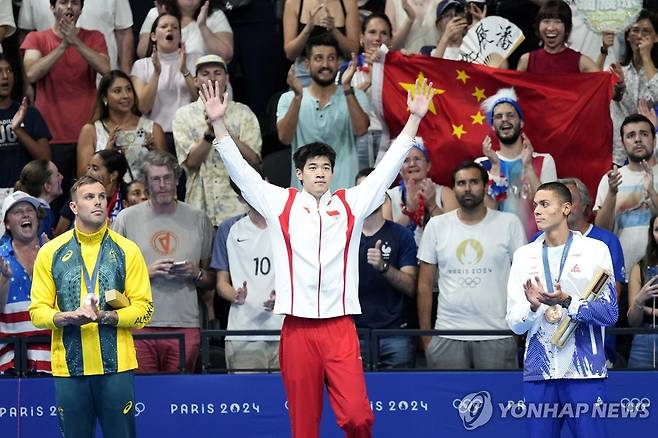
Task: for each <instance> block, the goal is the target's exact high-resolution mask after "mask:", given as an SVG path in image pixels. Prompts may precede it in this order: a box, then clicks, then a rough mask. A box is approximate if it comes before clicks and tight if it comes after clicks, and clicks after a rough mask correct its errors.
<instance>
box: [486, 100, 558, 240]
mask: <svg viewBox="0 0 658 438" xmlns="http://www.w3.org/2000/svg"><path fill="white" fill-rule="evenodd" d="M481 106H482V110H483V111H484V112H485V114H486V116H487V122H488V123H489V126H491V129H492V130H493V131H494V133H495V134H496V138H497V139H498V143H499V144H500V150H498V151H494V149H493V148H494V143H493V140H492V138H491V137H490V136H486V137H485V138H484V141H483V142H482V151H483V153H484V155H485V156H484V157H481V158H479V159H478V160H477V161H478V162H479V163H480V164H482V165H483V166H484V168H485V169H487V170H488V171H489V188H488V191H487V195H488V196H489V200H488V202H489V203H490V204H489V205H491V206H493V205H494V203H495V202H497V207H498V210H500V211H507V212H510V213H515V214H516V215H517V216H518V217H519V219H521V223H523V226H524V228H525V232H526V238H528V239H530V238H531V237H532V236H533V235H534V234H535V233H536V232H537V225H536V223H535V219H534V215H533V206H532V200H533V197H534V196H535V191H536V190H537V187H539V185H540V184H542V183H545V182H550V181H555V180H556V179H557V170H556V169H555V160H553V157H552V156H551V155H550V154H540V153H537V152H535V151H534V148H533V147H532V143H530V139H529V138H528V136H527V135H525V133H521V130H522V129H523V127H524V121H523V111H521V106H520V105H519V102H518V99H517V97H516V92H515V91H514V88H503V89H500V90H498V92H497V93H496V94H494V95H493V96H491V97H489V98H488V99H486V100H485V101H484V102H482V105H481Z"/></svg>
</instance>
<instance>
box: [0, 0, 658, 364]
mask: <svg viewBox="0 0 658 438" xmlns="http://www.w3.org/2000/svg"><path fill="white" fill-rule="evenodd" d="M577 3H578V0H567V1H562V0H527V1H522V0H487V1H485V0H471V1H467V0H385V1H384V0H371V1H368V2H363V1H358V2H357V0H306V1H304V0H285V1H283V0H277V1H270V0H250V1H243V2H240V3H239V4H238V6H237V7H236V8H235V9H228V10H227V9H226V8H223V7H222V5H223V3H222V2H220V1H215V0H161V1H155V2H153V3H152V4H151V2H143V1H136V0H135V1H132V0H130V1H129V0H112V1H100V0H22V1H16V0H15V1H13V2H12V1H9V0H1V1H0V202H3V210H2V218H1V219H2V224H0V230H2V233H3V234H2V239H1V240H0V336H2V335H9V336H15V335H21V334H22V335H33V334H42V333H41V332H38V331H36V328H34V327H32V326H29V327H27V326H26V325H21V324H16V320H17V318H24V317H25V315H26V310H25V309H26V308H27V305H28V304H29V299H30V297H29V293H28V292H29V286H30V282H31V277H32V272H31V270H32V263H33V261H34V257H35V256H36V251H38V249H39V247H40V246H41V245H42V244H43V243H44V242H46V241H47V240H48V239H50V238H53V237H56V236H57V235H59V234H61V233H63V232H65V231H66V230H68V229H70V228H71V227H72V226H73V221H74V215H73V213H72V212H71V209H70V207H69V202H68V200H69V199H70V196H69V194H68V192H69V189H70V187H71V186H72V185H73V183H74V181H75V178H76V177H80V176H82V175H85V174H87V175H92V176H94V177H96V178H97V179H99V180H100V181H101V182H102V183H103V185H104V186H105V190H106V192H107V197H108V220H109V222H110V225H111V226H112V227H113V229H114V230H116V231H117V232H118V233H120V234H122V235H124V236H126V237H128V238H129V239H131V240H133V241H135V242H136V243H137V245H138V246H139V247H140V249H141V251H142V253H143V254H144V257H145V260H146V262H147V264H148V265H149V275H150V277H151V284H152V289H153V300H154V307H155V314H154V316H153V318H152V319H151V323H150V325H149V326H148V327H147V329H146V330H145V331H146V332H150V333H182V334H183V336H184V338H185V345H186V358H185V360H184V362H185V368H186V370H187V371H189V372H193V371H194V370H195V369H196V367H197V366H198V352H199V348H200V346H199V330H200V328H204V327H213V328H218V327H219V328H228V329H231V330H253V329H264V330H278V329H280V328H281V324H282V317H281V316H280V315H276V314H273V313H272V309H273V307H274V302H275V300H276V291H275V290H274V279H273V271H272V269H271V265H272V261H271V260H272V258H273V257H276V254H272V252H271V247H270V243H269V238H268V237H267V233H266V232H265V231H264V230H265V229H266V228H267V226H268V224H267V223H266V222H265V220H264V219H263V217H262V216H261V215H260V214H259V212H258V211H257V210H255V209H254V208H252V207H251V206H250V205H248V204H247V203H246V202H245V201H244V199H242V197H241V195H240V191H239V190H237V188H236V187H235V186H234V185H233V183H232V181H230V179H229V176H228V173H227V171H226V168H225V167H224V165H223V163H222V161H221V159H220V157H219V154H218V153H217V151H216V150H215V149H214V148H213V141H214V140H215V133H214V132H213V127H212V124H211V123H210V121H209V120H208V119H207V118H206V116H205V114H204V109H203V103H202V102H201V100H200V99H199V97H198V90H199V89H200V87H201V85H202V84H204V83H206V82H207V81H212V82H213V83H214V82H217V83H219V84H220V87H221V88H222V89H224V90H225V91H226V96H228V97H229V98H230V99H231V100H230V103H229V106H228V110H227V112H226V116H225V122H226V125H227V129H228V131H229V134H230V135H231V137H232V138H233V140H234V141H235V143H236V144H237V146H238V149H239V151H240V153H241V154H242V155H243V157H244V158H245V159H246V160H247V162H248V163H249V164H250V165H252V166H253V167H254V168H256V169H258V170H259V171H262V172H263V173H264V174H265V176H269V175H270V174H272V175H273V174H282V173H283V174H285V175H286V179H287V177H288V175H289V178H290V179H289V182H290V185H291V186H292V187H297V188H299V189H301V186H300V181H299V180H298V176H299V172H300V169H298V168H296V166H295V164H294V163H293V162H292V160H290V157H291V156H292V154H293V153H294V152H295V151H296V150H297V149H299V148H300V147H302V146H303V145H306V144H308V143H311V142H322V143H326V144H328V145H331V146H332V147H333V148H334V149H335V151H336V165H335V168H336V172H335V173H336V174H335V178H334V179H333V186H332V188H331V189H332V191H333V190H335V189H338V188H342V187H350V186H353V185H355V184H358V182H359V181H360V179H361V178H363V177H365V176H366V175H367V174H368V173H369V172H370V171H371V170H372V168H373V167H374V166H376V164H377V162H378V157H381V155H382V154H383V153H384V152H385V151H386V149H387V148H388V146H389V144H390V139H389V132H388V128H387V126H386V121H385V119H384V117H383V116H382V115H381V114H378V113H377V111H375V110H374V105H373V101H374V100H376V99H379V97H378V96H374V95H373V94H372V93H373V90H374V88H375V87H371V85H372V81H373V80H374V79H373V73H372V72H373V70H374V67H373V65H375V64H376V63H381V62H383V58H384V56H383V53H384V52H385V51H386V50H402V51H403V52H404V53H405V54H416V53H420V54H422V55H424V56H432V57H436V58H444V59H459V56H458V55H459V46H460V45H461V42H462V38H463V37H464V35H465V32H466V31H467V30H468V29H469V28H470V27H471V26H473V25H474V23H477V22H478V21H479V20H482V19H484V18H485V17H487V16H491V15H500V16H503V17H505V18H507V19H509V20H510V21H512V22H514V23H515V24H516V25H517V26H518V27H519V28H521V29H523V31H524V32H525V34H526V41H525V42H524V44H522V45H521V46H520V47H519V48H518V49H517V50H516V52H515V53H514V54H513V55H512V56H510V57H509V58H507V59H505V60H502V62H500V63H497V64H496V66H497V67H499V68H510V69H516V70H519V71H528V72H533V73H537V74H551V75H555V74H561V73H575V74H583V75H584V74H588V73H590V72H597V71H608V72H610V74H612V75H615V76H616V79H617V82H616V85H615V86H614V90H613V93H612V94H613V98H612V101H611V102H610V117H611V120H612V125H613V128H614V129H613V137H612V138H611V139H610V143H611V145H612V146H613V147H612V151H611V156H610V157H609V160H610V162H612V163H614V164H615V165H614V168H612V169H611V170H610V171H609V172H608V173H607V174H605V175H601V180H600V184H599V186H598V190H597V193H589V192H588V190H587V188H586V187H585V185H584V184H583V183H582V182H581V181H580V180H578V179H576V178H573V175H562V174H558V172H557V169H559V168H560V166H559V163H556V159H557V158H556V157H553V156H551V154H549V153H543V154H541V153H537V152H535V150H534V147H533V143H535V142H537V143H539V142H541V139H535V138H533V139H531V138H529V137H528V136H527V135H526V134H525V132H524V124H525V118H524V113H523V102H520V101H519V99H518V98H517V96H516V94H515V92H514V90H513V89H512V88H509V89H503V90H499V91H498V93H497V94H496V95H495V96H492V97H490V98H489V99H487V100H485V101H484V102H483V103H482V110H483V112H484V113H486V114H487V122H488V123H489V125H490V127H491V133H490V135H488V136H486V137H485V138H483V140H482V157H479V158H478V157H472V158H473V159H476V160H475V161H472V162H467V163H464V164H462V165H460V166H459V167H458V168H456V169H455V170H454V172H453V174H452V180H453V186H452V187H448V186H444V185H440V184H437V183H435V182H434V181H432V180H431V179H430V178H429V176H428V175H429V170H430V168H431V166H432V163H431V160H430V154H429V153H428V150H429V149H431V147H432V146H433V145H427V144H424V141H423V139H422V138H420V137H417V138H416V139H415V144H414V147H413V148H412V149H411V151H410V152H409V154H408V156H407V158H406V159H405V161H404V164H403V165H402V168H401V170H400V177H399V179H398V182H397V183H396V184H394V186H393V187H391V188H390V189H389V190H388V192H387V197H386V201H385V203H384V204H383V205H382V206H381V207H380V208H379V209H378V210H376V211H375V212H374V213H373V214H372V215H371V216H370V217H369V218H368V219H367V220H366V221H365V223H364V228H363V235H362V236H361V250H360V252H359V257H360V264H359V275H360V279H361V282H360V285H359V296H360V299H361V306H362V311H363V314H362V315H359V316H355V318H354V320H355V323H356V325H357V327H359V328H364V329H405V328H421V329H430V328H436V329H440V330H441V329H446V330H459V329H465V330H468V329H474V330H478V329H481V330H505V329H507V325H506V322H505V309H506V300H507V297H506V295H507V291H506V284H507V276H508V275H509V269H510V266H511V260H512V254H513V253H514V251H515V250H516V249H517V248H519V247H520V246H522V245H524V244H525V243H526V242H527V241H528V240H532V239H534V238H536V237H537V236H536V233H537V228H536V225H535V221H534V214H533V209H534V206H533V203H532V200H533V194H534V192H535V191H536V189H537V187H538V186H539V185H540V184H541V183H544V182H549V181H555V180H558V178H560V179H559V181H561V182H563V183H564V184H565V185H566V186H567V187H568V188H569V189H570V191H571V193H572V197H573V201H574V202H573V208H572V213H571V215H570V217H569V226H570V228H571V229H572V230H574V231H577V232H580V233H582V234H583V235H586V236H589V237H592V238H595V239H598V240H602V241H604V242H605V243H606V245H607V246H608V247H609V249H610V252H611V254H612V260H613V265H614V266H615V273H614V274H615V278H616V280H617V294H618V298H619V303H620V309H621V311H620V315H621V316H622V318H621V319H620V321H619V323H618V324H617V325H618V326H625V325H630V326H654V327H655V323H656V319H657V315H658V309H656V303H655V301H656V297H658V246H657V245H658V244H657V242H658V225H656V224H655V219H656V217H657V216H658V175H657V174H658V163H657V161H656V157H655V149H656V135H655V126H656V124H657V123H656V121H657V117H656V112H657V111H658V4H656V3H657V2H655V1H653V0H645V2H644V9H643V10H642V11H641V12H640V14H639V15H638V17H637V18H636V19H635V21H634V22H633V23H632V24H631V25H630V26H629V27H628V28H627V29H626V30H625V31H624V32H620V33H617V34H614V33H611V32H604V33H603V34H599V33H596V32H593V31H592V30H590V29H589V28H588V27H587V25H586V23H585V20H584V18H583V17H582V14H581V13H580V12H579V11H578V9H577V8H576V5H577ZM151 6H153V7H151ZM12 8H13V9H12ZM592 129H596V127H593V128H592ZM272 130H273V131H274V132H275V133H276V135H274V136H268V135H267V133H268V132H270V131H272ZM282 146H284V147H288V146H289V148H290V152H289V154H288V155H289V156H288V159H287V160H283V161H272V160H270V159H268V155H269V154H270V153H272V152H274V151H277V150H281V147H282ZM273 155H274V154H272V156H273ZM606 159H608V158H607V157H606ZM355 177H356V179H355ZM503 180H504V181H505V184H506V186H507V196H506V197H505V198H504V199H502V198H499V199H496V196H495V194H496V193H495V189H496V188H500V187H501V185H500V184H501V181H503ZM5 228H6V232H5ZM243 242H244V243H243ZM475 274H477V275H475ZM26 291H28V292H26ZM26 303H27V304H26ZM28 322H29V318H28ZM25 327H27V328H25ZM23 328H25V329H23ZM657 341H658V335H641V336H635V338H634V339H633V341H632V345H631V343H630V342H624V341H623V340H622V339H621V338H618V340H617V342H615V340H614V338H606V353H607V356H606V357H607V359H608V361H609V366H617V367H619V366H622V367H623V366H626V364H628V366H631V367H655V366H656V362H655V360H656V359H655V358H656V354H655V351H656V342H657ZM223 345H224V344H223ZM518 345H521V344H520V343H519V342H518V339H517V337H513V336H512V335H500V336H441V337H438V336H437V337H434V338H431V339H430V338H423V339H420V340H415V339H413V338H412V337H405V336H391V337H388V338H382V339H379V342H378V344H377V345H374V346H372V349H376V351H375V353H376V356H377V357H378V362H377V363H376V364H375V366H377V367H378V368H411V367H414V366H416V365H417V364H421V363H425V362H426V363H427V365H428V366H430V367H435V368H450V369H463V368H501V369H502V368H516V367H518V366H519V362H518V353H519V350H518V348H519V347H518ZM362 348H363V346H362ZM136 349H137V355H138V359H139V364H140V371H142V372H173V371H176V370H177V368H178V363H179V358H178V351H177V350H178V349H177V346H176V343H175V342H174V341H166V340H160V339H154V340H142V341H137V342H136ZM372 352H373V351H370V352H368V353H372ZM423 352H424V354H423ZM364 355H365V352H364ZM370 355H371V354H369V355H368V357H370ZM225 358H226V359H225V360H226V366H227V367H228V368H234V369H239V370H244V369H249V368H257V369H276V368H278V364H279V362H278V336H275V335H263V336H248V337H241V336H239V337H228V338H227V339H226V341H225ZM28 359H29V361H30V362H29V366H30V370H31V371H34V372H48V371H49V369H50V367H49V365H48V360H49V359H48V357H46V354H45V350H44V349H42V348H40V346H39V345H36V346H35V347H34V348H33V349H31V350H28ZM13 360H14V354H13V351H12V348H11V345H10V344H0V372H6V371H9V372H10V371H11V369H12V368H14V366H15V364H14V361H13ZM222 365H223V364H222Z"/></svg>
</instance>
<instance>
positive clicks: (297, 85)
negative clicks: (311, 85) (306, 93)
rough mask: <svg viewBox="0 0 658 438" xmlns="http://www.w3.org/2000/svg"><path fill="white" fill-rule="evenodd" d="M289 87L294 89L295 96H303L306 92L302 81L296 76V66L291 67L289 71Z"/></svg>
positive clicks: (287, 79)
mask: <svg viewBox="0 0 658 438" xmlns="http://www.w3.org/2000/svg"><path fill="white" fill-rule="evenodd" d="M286 82H287V83H288V86H289V87H290V88H292V91H293V92H294V93H295V96H301V95H302V92H303V90H304V86H303V85H302V83H301V81H300V80H299V79H298V78H297V75H296V74H295V64H293V65H291V66H290V68H289V69H288V76H287V78H286Z"/></svg>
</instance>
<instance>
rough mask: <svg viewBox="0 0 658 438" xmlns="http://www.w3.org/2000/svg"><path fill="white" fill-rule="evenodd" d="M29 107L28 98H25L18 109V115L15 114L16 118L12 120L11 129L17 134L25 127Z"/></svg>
mask: <svg viewBox="0 0 658 438" xmlns="http://www.w3.org/2000/svg"><path fill="white" fill-rule="evenodd" d="M28 106H29V103H28V101H27V97H24V98H23V100H22V101H21V106H20V107H19V108H18V111H16V114H14V117H13V118H12V119H11V129H13V130H14V132H16V129H18V128H21V127H22V126H23V122H24V121H25V116H26V115H27V107H28Z"/></svg>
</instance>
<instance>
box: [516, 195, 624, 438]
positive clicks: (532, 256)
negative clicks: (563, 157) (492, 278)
mask: <svg viewBox="0 0 658 438" xmlns="http://www.w3.org/2000/svg"><path fill="white" fill-rule="evenodd" d="M534 202H535V220H536V221H537V227H538V228H539V230H541V231H543V232H544V235H543V236H541V237H539V238H538V239H537V240H536V241H534V242H532V243H530V244H528V245H526V246H523V247H521V248H519V249H518V250H517V251H516V252H515V253H514V259H513V262H512V268H511V272H510V276H509V281H508V284H507V293H508V297H507V323H508V324H509V326H510V328H511V329H512V330H513V331H514V332H515V333H517V334H523V333H526V332H527V333H528V336H527V340H526V353H525V359H524V372H523V380H524V398H525V403H526V406H528V405H530V404H539V403H541V404H543V407H544V410H543V412H544V415H539V417H543V418H536V417H537V416H536V415H528V420H527V424H528V429H529V432H530V436H532V437H533V438H535V437H559V435H560V429H561V427H562V423H563V421H564V420H566V421H567V422H568V423H569V426H570V429H571V431H572V434H574V435H575V436H576V437H581V436H582V437H584V436H587V437H605V436H607V432H606V427H605V420H603V419H601V418H600V415H592V412H593V410H594V409H595V405H596V404H597V403H599V404H600V403H605V401H606V398H605V394H604V380H603V379H605V378H606V377H607V370H606V366H605V361H606V360H605V350H604V340H605V327H608V326H612V325H614V324H615V322H616V321H617V313H618V310H617V300H616V294H615V285H614V284H615V283H614V281H615V280H614V275H612V272H613V269H612V261H611V257H610V252H609V250H608V248H607V246H606V245H605V244H604V243H603V242H600V241H598V240H594V239H591V238H589V237H584V236H583V235H582V234H580V233H579V232H577V231H575V232H574V231H569V227H568V225H567V216H568V215H569V213H570V210H571V193H570V192H569V189H568V188H567V187H566V186H564V185H563V184H561V183H557V182H551V183H545V184H542V185H541V186H539V187H538V188H537V192H536V194H535V197H534ZM598 268H603V269H605V270H607V271H608V272H609V273H610V274H611V275H610V279H609V280H608V282H607V283H606V285H605V286H604V287H603V290H602V292H601V294H600V298H599V299H598V300H596V301H586V300H584V299H582V298H581V295H582V294H583V292H584V291H585V289H586V288H587V285H588V284H589V282H590V280H591V279H592V278H593V277H594V275H595V273H596V271H597V269H598ZM567 316H570V317H571V318H572V319H573V320H575V321H579V325H578V327H577V328H576V330H575V333H574V335H573V336H572V337H571V338H570V339H569V340H568V341H567V342H566V344H565V345H564V346H563V347H561V348H560V347H557V346H556V345H553V343H552V342H551V337H552V336H553V334H554V333H555V331H556V330H557V328H558V326H559V325H560V321H562V320H563V319H564V318H566V317H567ZM578 403H581V404H586V405H587V407H588V410H587V412H583V411H582V406H584V405H581V411H580V412H579V415H578V416H576V411H577V409H576V408H577V404H578ZM555 404H557V408H556V409H553V410H551V409H548V410H546V407H547V406H549V405H552V406H555ZM568 404H570V405H571V408H572V410H563V408H564V406H565V405H568ZM560 412H563V413H566V415H565V416H564V417H560V415H559V414H560ZM546 417H548V418H546Z"/></svg>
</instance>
